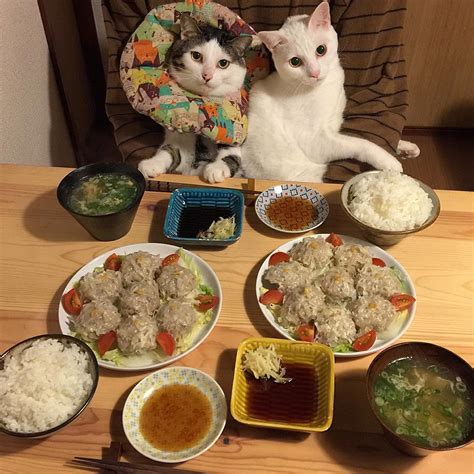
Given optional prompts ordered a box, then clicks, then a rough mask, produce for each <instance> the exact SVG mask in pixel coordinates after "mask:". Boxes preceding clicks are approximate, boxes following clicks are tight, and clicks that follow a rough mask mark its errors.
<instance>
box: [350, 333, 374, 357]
mask: <svg viewBox="0 0 474 474" xmlns="http://www.w3.org/2000/svg"><path fill="white" fill-rule="evenodd" d="M375 339H377V333H376V332H375V330H374V329H371V330H370V331H369V332H366V333H365V334H362V336H359V337H358V338H357V339H356V340H355V341H354V342H353V343H352V349H354V350H355V351H357V352H361V351H366V350H367V349H370V348H371V347H372V346H373V345H374V342H375Z"/></svg>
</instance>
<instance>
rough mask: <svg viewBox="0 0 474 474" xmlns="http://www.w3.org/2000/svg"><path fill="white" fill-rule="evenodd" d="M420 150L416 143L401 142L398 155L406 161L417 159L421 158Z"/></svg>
mask: <svg viewBox="0 0 474 474" xmlns="http://www.w3.org/2000/svg"><path fill="white" fill-rule="evenodd" d="M420 153H421V151H420V148H419V147H418V145H417V144H416V143H413V142H409V141H407V140H400V141H399V142H398V146H397V155H398V156H399V157H400V158H401V159H402V160H405V159H407V158H417V157H418V156H420Z"/></svg>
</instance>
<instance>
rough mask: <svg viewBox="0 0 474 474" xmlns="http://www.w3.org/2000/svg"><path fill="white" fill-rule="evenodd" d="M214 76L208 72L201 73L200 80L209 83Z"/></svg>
mask: <svg viewBox="0 0 474 474" xmlns="http://www.w3.org/2000/svg"><path fill="white" fill-rule="evenodd" d="M213 77H214V76H213V75H212V73H210V72H203V73H202V78H203V79H204V80H205V81H206V82H209V81H210V80H211V79H212V78H213Z"/></svg>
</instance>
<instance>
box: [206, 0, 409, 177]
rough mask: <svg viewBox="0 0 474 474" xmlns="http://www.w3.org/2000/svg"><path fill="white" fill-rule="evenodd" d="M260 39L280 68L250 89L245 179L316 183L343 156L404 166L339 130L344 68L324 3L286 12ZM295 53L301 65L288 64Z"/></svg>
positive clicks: (378, 164) (209, 169)
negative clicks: (322, 48) (307, 11)
mask: <svg viewBox="0 0 474 474" xmlns="http://www.w3.org/2000/svg"><path fill="white" fill-rule="evenodd" d="M259 37H260V38H261V39H262V41H263V42H264V43H265V44H266V45H267V47H268V48H269V49H270V50H271V52H272V56H273V60H274V63H275V67H276V69H277V71H276V72H274V73H272V74H270V75H269V76H267V77H266V78H265V79H263V80H262V81H259V82H257V83H256V84H255V85H254V86H253V88H252V90H251V93H250V101H249V130H248V136H247V140H246V141H245V143H244V144H243V146H242V147H241V157H242V166H243V171H244V175H245V176H248V177H254V178H269V179H286V180H304V181H311V182H321V181H322V179H323V175H324V173H325V171H326V169H327V163H329V162H330V161H333V160H338V159H344V158H356V159H358V160H359V161H362V162H367V163H369V164H371V165H372V166H374V167H375V168H378V169H391V170H397V171H402V166H401V164H400V163H399V161H398V160H397V159H396V158H395V157H393V156H392V155H390V154H389V153H387V152H386V151H385V150H383V149H382V148H381V147H379V146H377V145H375V144H374V143H372V142H370V141H368V140H365V139H362V138H356V137H350V136H346V135H342V134H341V133H340V128H341V125H342V122H343V115H342V114H343V111H344V108H345V105H346V96H345V92H344V71H343V69H342V67H341V65H340V63H339V59H338V56H337V35H336V32H335V30H334V29H333V28H332V26H331V25H330V22H329V6H328V4H327V3H321V4H320V5H319V6H318V8H317V9H316V10H315V12H314V13H313V15H312V17H311V18H309V17H308V16H307V15H300V16H295V17H290V18H288V19H287V21H286V22H285V24H284V25H283V26H282V28H281V29H280V30H278V31H273V32H262V33H259ZM319 45H326V47H327V53H326V54H325V55H324V56H317V55H316V48H317V47H318V46H319ZM294 56H296V57H299V58H301V59H302V61H303V65H302V66H301V67H299V68H294V67H291V66H290V64H289V60H290V59H291V58H292V57H294ZM312 75H313V76H318V78H315V77H312ZM232 154H234V155H235V154H236V151H235V150H233V151H232ZM218 166H219V163H218V161H216V162H214V163H211V164H208V165H207V166H206V170H205V174H206V175H211V174H212V170H213V168H217V167H218Z"/></svg>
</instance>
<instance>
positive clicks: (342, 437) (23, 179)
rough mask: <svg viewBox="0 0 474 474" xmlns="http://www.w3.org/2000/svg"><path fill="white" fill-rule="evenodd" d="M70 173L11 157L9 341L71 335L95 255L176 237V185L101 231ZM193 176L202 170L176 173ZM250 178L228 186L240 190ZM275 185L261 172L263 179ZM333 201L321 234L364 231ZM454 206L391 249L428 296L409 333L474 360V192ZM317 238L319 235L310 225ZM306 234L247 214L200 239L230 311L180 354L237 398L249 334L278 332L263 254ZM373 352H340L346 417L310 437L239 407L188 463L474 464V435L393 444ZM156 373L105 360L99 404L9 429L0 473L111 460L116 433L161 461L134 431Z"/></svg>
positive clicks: (3, 309)
mask: <svg viewBox="0 0 474 474" xmlns="http://www.w3.org/2000/svg"><path fill="white" fill-rule="evenodd" d="M69 171H70V170H69V169H66V168H36V167H26V166H15V165H0V216H1V221H0V239H1V240H0V352H3V351H4V350H6V349H7V348H9V347H10V346H12V345H13V344H15V343H17V342H19V341H21V340H23V339H26V338H28V337H31V336H34V335H38V334H43V333H57V332H59V325H58V305H59V298H60V295H61V293H62V291H63V289H64V286H65V284H66V282H67V281H68V280H69V279H70V277H71V276H72V275H73V274H74V273H75V272H76V271H77V270H78V269H79V268H80V267H81V266H82V265H84V264H85V263H87V262H89V261H90V260H91V259H92V258H94V257H95V256H97V255H100V254H102V253H104V252H106V251H108V250H110V249H113V248H115V247H119V246H123V245H128V244H133V243H142V242H166V240H165V238H164V236H163V230H162V229H163V222H164V217H165V213H166V207H167V203H168V199H169V194H166V193H154V192H147V193H145V196H144V198H143V201H142V203H141V206H140V209H139V212H138V214H137V216H136V219H135V221H134V224H133V227H132V230H131V231H130V233H129V234H128V235H127V236H125V237H123V238H122V239H120V240H118V241H114V242H98V241H96V240H94V239H92V238H91V237H90V236H89V234H87V233H86V232H85V231H84V230H83V229H82V228H81V227H80V226H79V224H77V223H76V222H75V221H74V220H73V219H72V218H71V217H70V216H69V215H68V213H67V212H66V211H64V210H63V209H62V208H61V207H60V205H59V204H58V202H57V200H56V187H57V185H58V183H59V181H60V179H61V178H62V177H63V176H65V175H66V174H67V173H68V172H69ZM177 178H179V179H180V180H181V181H183V182H188V183H190V184H192V183H193V182H194V183H197V182H198V181H197V178H191V177H181V176H180V177H177V176H175V175H173V176H164V177H162V178H161V179H163V180H168V181H176V179H177ZM242 183H245V182H244V181H243V180H228V181H227V182H226V183H225V184H226V185H227V186H232V187H236V188H241V187H242ZM269 184H270V182H262V181H257V182H256V188H257V189H261V190H262V189H264V188H265V187H267V186H268V185H269ZM313 187H314V188H315V189H317V190H318V191H320V192H322V193H323V194H324V195H326V197H327V199H328V201H329V204H330V214H329V217H328V219H327V221H326V222H325V223H324V224H323V225H322V226H321V227H320V228H319V229H318V230H319V231H320V232H330V231H334V232H338V233H341V234H346V235H351V236H354V237H359V238H360V237H361V235H360V234H359V232H358V230H357V229H356V228H354V227H353V226H352V225H351V223H350V222H349V221H348V219H347V218H346V217H345V216H344V213H343V211H342V209H341V207H340V206H339V186H337V185H328V184H315V185H314V186H313ZM438 194H439V197H440V200H441V208H442V210H441V215H440V217H439V218H438V220H437V222H436V223H435V224H434V225H433V226H431V227H429V228H428V229H426V230H424V231H422V232H420V233H419V234H417V235H415V236H413V237H410V238H407V239H405V240H403V241H402V242H401V243H399V244H398V245H396V246H394V247H392V248H390V249H388V251H389V252H390V254H391V255H393V256H394V257H395V258H396V259H397V260H398V261H399V262H400V263H401V264H402V265H403V266H404V267H405V269H406V270H407V271H408V273H409V274H410V276H411V278H412V279H413V281H414V283H415V286H416V290H417V296H418V306H417V313H416V316H415V319H414V321H413V324H412V325H411V327H410V328H409V329H408V331H407V332H406V333H405V335H404V336H403V337H402V338H401V340H402V341H410V340H418V341H429V342H433V343H435V344H440V345H442V346H444V347H446V348H448V349H450V350H452V351H454V352H456V353H457V354H459V355H460V356H461V357H463V358H464V359H466V360H467V361H468V362H469V363H471V365H472V363H473V362H474V347H473V342H474V338H473V332H474V327H473V321H474V319H473V298H472V296H473V286H474V285H473V267H474V264H473V258H474V248H473V213H474V209H473V195H472V194H471V193H467V192H456V191H440V192H439V193H438ZM309 234H310V235H311V234H312V232H310V233H309ZM293 237H295V236H294V235H291V234H282V233H278V232H276V231H273V230H271V229H269V228H267V227H265V226H264V225H263V224H261V223H260V221H259V220H258V218H257V216H256V215H255V212H254V209H253V207H252V206H248V207H247V208H246V211H245V223H244V229H243V235H242V238H241V240H240V241H239V242H238V243H236V244H235V245H232V246H230V247H227V248H224V249H216V250H214V249H206V248H201V247H195V248H192V247H191V248H189V250H191V251H193V252H195V253H196V254H198V255H199V256H201V257H202V258H204V259H205V260H206V261H207V262H208V263H209V264H210V265H211V266H212V268H213V269H214V270H215V271H216V273H217V275H218V277H219V279H220V281H221V284H222V288H223V294H224V301H223V309H222V312H221V315H220V318H219V321H218V324H217V326H216V328H215V329H214V330H213V331H212V333H211V334H210V336H209V337H208V339H207V340H206V341H205V342H204V343H203V344H202V345H201V346H200V347H199V348H198V349H197V350H195V351H193V352H192V353H191V354H189V355H188V356H186V357H185V358H183V359H181V360H180V361H178V362H176V363H175V365H185V366H189V367H196V368H198V369H201V370H203V371H204V372H206V373H208V374H210V375H211V376H213V377H215V379H216V380H217V382H218V383H219V384H220V385H221V386H222V388H223V390H224V392H225V394H226V397H227V400H228V402H229V401H230V393H231V388H232V374H233V368H234V360H235V353H236V347H237V346H238V344H239V342H240V341H241V340H242V339H244V338H246V337H248V336H258V335H261V336H275V337H278V334H277V333H276V331H275V330H273V328H272V327H271V326H270V325H269V324H268V323H267V322H266V320H265V319H264V317H263V315H262V314H261V313H260V310H259V307H258V305H257V302H256V297H255V278H256V274H257V271H258V268H259V266H260V265H261V263H262V261H263V260H264V258H265V257H266V256H267V255H268V254H269V253H270V252H271V251H272V250H273V249H275V248H276V247H278V246H279V245H281V244H282V243H284V242H286V241H288V240H291V239H292V238H293ZM372 359H373V356H368V357H363V358H357V359H351V360H347V359H344V360H338V361H337V362H336V395H335V414H334V422H333V425H332V427H331V428H330V429H329V430H328V431H327V432H325V433H320V434H312V435H308V434H303V433H301V434H299V433H290V432H285V431H277V430H266V429H258V428H252V427H248V426H245V425H241V424H239V423H237V422H236V421H234V420H233V419H232V417H231V415H230V414H229V417H228V421H227V426H226V428H225V430H224V432H223V434H222V436H221V437H220V438H219V440H218V442H217V443H216V444H215V445H214V446H213V447H212V448H211V449H210V450H209V451H207V452H206V453H204V454H203V455H201V456H200V457H198V458H196V459H194V460H191V461H188V462H186V463H183V464H181V465H180V466H179V467H180V468H181V469H189V470H195V471H202V472H234V473H235V472H252V471H253V472H272V473H280V472H351V473H353V472H370V473H377V472H378V473H382V472H384V473H385V472H390V473H399V472H417V473H423V474H425V473H437V472H439V473H442V472H443V473H444V472H452V473H469V472H472V468H473V457H474V446H473V445H472V444H471V445H470V446H468V447H466V448H464V449H461V450H456V451H453V452H446V453H439V454H435V455H431V456H428V457H426V458H411V457H408V456H406V455H403V454H401V453H399V452H398V451H396V450H395V449H394V448H392V447H391V446H390V445H389V444H388V442H387V441H386V439H385V438H384V436H383V434H382V431H381V429H380V427H379V426H378V424H377V421H376V419H375V418H374V416H373V415H372V414H371V412H370V410H369V405H368V401H367V397H366V387H365V373H366V370H367V367H368V365H369V364H370V362H371V360H372ZM147 374H148V372H136V373H135V372H134V373H123V372H116V371H111V370H104V369H101V371H100V381H99V386H98V389H97V392H96V394H95V396H94V398H93V400H92V402H91V404H90V405H89V407H88V408H87V410H86V411H85V412H84V413H83V414H82V415H81V416H80V417H79V418H78V419H77V420H76V421H75V422H73V423H72V424H71V425H70V426H68V427H67V428H66V429H64V430H63V431H61V432H59V433H57V434H55V435H54V436H51V437H49V438H46V439H40V440H21V439H16V438H12V437H8V436H6V435H3V434H0V472H2V473H34V474H36V473H52V472H78V469H77V468H74V467H71V466H68V464H67V463H68V461H69V460H70V459H72V458H73V457H74V456H84V457H95V458H97V457H101V455H102V453H103V451H104V450H105V449H106V448H107V447H108V446H109V444H110V442H111V441H120V442H122V444H123V456H122V460H125V461H127V460H128V461H133V462H141V463H149V464H153V462H152V461H150V460H148V459H146V458H144V457H143V456H141V455H140V454H139V453H138V452H136V451H135V450H134V449H133V448H132V447H131V446H130V444H129V443H128V442H127V440H126V437H125V435H124V432H123V429H122V423H121V411H122V408H123V405H124V402H125V399H126V397H127V395H128V393H129V392H130V390H131V389H132V387H133V386H134V385H135V384H136V383H137V382H138V381H139V380H141V379H142V378H143V377H145V376H146V375H147Z"/></svg>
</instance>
